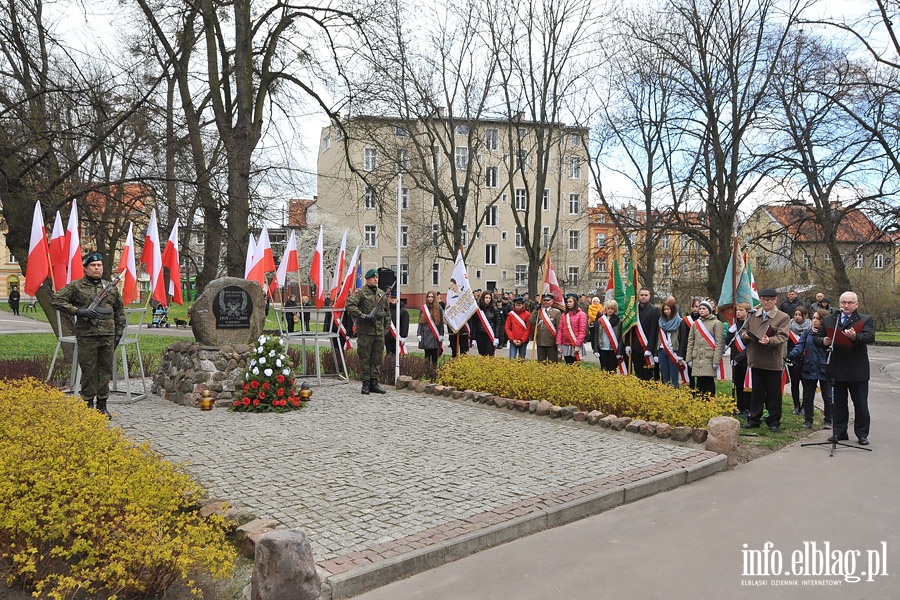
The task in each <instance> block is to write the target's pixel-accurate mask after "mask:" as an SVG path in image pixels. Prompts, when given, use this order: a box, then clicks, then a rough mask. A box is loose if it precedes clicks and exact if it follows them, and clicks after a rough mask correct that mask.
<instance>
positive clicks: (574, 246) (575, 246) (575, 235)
mask: <svg viewBox="0 0 900 600" xmlns="http://www.w3.org/2000/svg"><path fill="white" fill-rule="evenodd" d="M569 250H581V232H580V231H578V230H577V229H570V230H569Z"/></svg>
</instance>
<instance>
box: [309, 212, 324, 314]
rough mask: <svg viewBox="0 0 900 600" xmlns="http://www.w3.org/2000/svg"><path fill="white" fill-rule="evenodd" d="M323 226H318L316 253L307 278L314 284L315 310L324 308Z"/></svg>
mask: <svg viewBox="0 0 900 600" xmlns="http://www.w3.org/2000/svg"><path fill="white" fill-rule="evenodd" d="M322 229H323V226H322V225H319V241H318V242H316V251H315V253H314V254H313V259H312V264H311V265H310V267H309V278H310V279H311V280H312V282H313V283H314V284H316V308H322V307H323V306H325V264H324V262H323V260H322V255H323V254H324V251H325V250H324V246H323V241H322Z"/></svg>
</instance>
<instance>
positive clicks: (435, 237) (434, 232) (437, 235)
mask: <svg viewBox="0 0 900 600" xmlns="http://www.w3.org/2000/svg"><path fill="white" fill-rule="evenodd" d="M440 243H441V226H440V225H438V224H437V223H434V224H433V225H432V226H431V245H432V246H438V245H439V244H440Z"/></svg>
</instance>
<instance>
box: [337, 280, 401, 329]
mask: <svg viewBox="0 0 900 600" xmlns="http://www.w3.org/2000/svg"><path fill="white" fill-rule="evenodd" d="M379 303H380V304H379ZM376 304H379V308H380V310H377V311H375V324H374V325H373V324H371V323H367V322H366V320H365V319H363V317H365V316H366V315H368V314H369V313H371V312H372V309H373V308H375V305H376ZM387 306H388V303H387V300H386V299H385V296H384V291H382V290H380V289H378V288H377V287H376V288H374V289H373V288H370V287H369V286H367V285H364V286H362V287H361V288H359V289H358V290H356V291H355V292H353V293H352V294H351V295H350V297H349V298H347V314H349V315H350V316H351V317H353V318H354V319H356V331H357V333H358V334H359V335H384V334H385V332H387V331H390V328H391V317H390V315H389V314H388V312H387Z"/></svg>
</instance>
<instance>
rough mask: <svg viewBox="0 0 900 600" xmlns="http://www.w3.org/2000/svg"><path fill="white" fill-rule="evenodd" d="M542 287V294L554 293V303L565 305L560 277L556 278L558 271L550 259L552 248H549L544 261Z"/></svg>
mask: <svg viewBox="0 0 900 600" xmlns="http://www.w3.org/2000/svg"><path fill="white" fill-rule="evenodd" d="M541 288H542V291H541V293H542V294H553V303H554V304H558V305H559V306H564V303H563V293H562V288H561V287H559V279H557V278H556V271H555V270H554V269H553V262H552V261H551V260H550V248H547V260H546V261H545V263H544V285H543V286H541Z"/></svg>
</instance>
